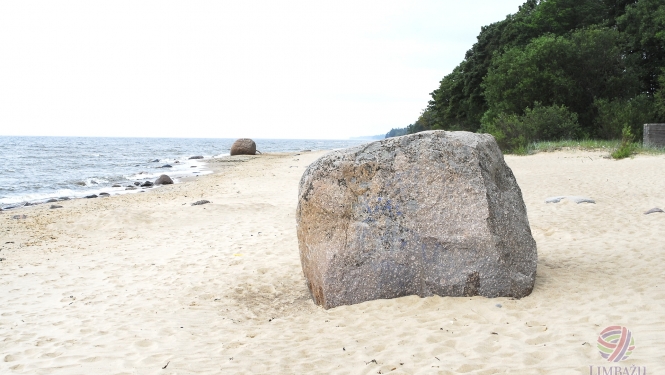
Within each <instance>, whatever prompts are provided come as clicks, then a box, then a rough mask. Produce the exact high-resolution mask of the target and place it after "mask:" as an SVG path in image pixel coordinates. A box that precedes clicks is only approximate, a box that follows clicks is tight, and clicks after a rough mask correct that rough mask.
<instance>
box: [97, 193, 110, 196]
mask: <svg viewBox="0 0 665 375" xmlns="http://www.w3.org/2000/svg"><path fill="white" fill-rule="evenodd" d="M99 195H100V196H105V197H108V196H110V195H111V194H109V193H99Z"/></svg>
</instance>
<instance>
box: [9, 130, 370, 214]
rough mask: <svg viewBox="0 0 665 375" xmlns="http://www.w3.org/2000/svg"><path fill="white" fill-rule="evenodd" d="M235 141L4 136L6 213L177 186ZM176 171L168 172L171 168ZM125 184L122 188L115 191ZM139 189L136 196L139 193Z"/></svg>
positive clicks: (301, 144)
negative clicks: (170, 182)
mask: <svg viewBox="0 0 665 375" xmlns="http://www.w3.org/2000/svg"><path fill="white" fill-rule="evenodd" d="M233 141H234V139H209V138H208V139H203V138H95V137H0V208H3V209H9V208H15V207H20V206H23V205H25V204H26V203H43V202H46V201H48V200H49V199H62V198H70V199H72V198H82V197H85V196H88V195H92V194H99V193H101V192H106V193H109V194H112V195H113V194H123V193H129V192H132V191H131V190H125V189H126V187H127V186H133V185H134V183H135V182H143V181H154V180H155V179H156V178H157V177H159V176H160V175H162V174H167V175H169V176H170V177H171V178H173V179H174V181H175V182H176V183H177V182H178V181H180V179H182V178H183V177H186V176H197V175H203V174H206V173H210V171H209V170H208V169H206V164H205V159H204V160H196V159H190V157H192V156H203V157H204V158H211V157H224V156H228V155H229V150H230V148H231V144H232V143H233ZM255 141H256V144H257V149H258V150H259V151H261V152H290V151H300V150H313V151H314V150H331V149H340V148H346V147H351V146H356V145H359V144H362V143H365V142H368V141H366V140H302V139H255ZM167 165H168V166H170V167H166V166H167ZM113 185H120V187H115V188H114V187H112V186H113ZM136 191H137V190H134V191H133V192H136Z"/></svg>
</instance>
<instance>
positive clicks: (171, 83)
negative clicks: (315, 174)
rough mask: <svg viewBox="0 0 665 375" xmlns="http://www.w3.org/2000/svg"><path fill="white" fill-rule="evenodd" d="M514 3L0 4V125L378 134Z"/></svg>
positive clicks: (106, 132)
mask: <svg viewBox="0 0 665 375" xmlns="http://www.w3.org/2000/svg"><path fill="white" fill-rule="evenodd" d="M522 3H523V0H464V1H459V0H457V1H449V0H432V1H417V0H416V1H414V0H410V1H406V0H402V1H390V0H380V1H364V0H354V1H345V0H335V1H327V2H324V1H315V0H309V1H284V0H282V1H252V0H241V1H223V0H216V1H179V2H174V1H165V0H160V1H136V0H132V1H117V0H115V1H90V0H85V1H53V0H49V1H29V0H25V1H23V0H21V1H3V2H0V135H58V136H123V137H144V136H147V137H210V138H235V137H254V138H315V139H324V138H337V139H344V138H348V137H352V136H362V135H374V134H385V133H386V132H387V131H388V130H390V129H391V128H393V127H404V126H406V125H408V124H410V123H412V122H413V121H415V120H416V119H417V117H418V115H419V113H420V112H421V110H422V109H423V108H425V106H426V105H427V101H428V100H429V93H430V92H431V91H432V90H434V89H436V88H437V87H438V82H439V81H440V80H441V78H443V76H444V75H446V74H448V73H449V72H450V71H451V70H452V69H453V68H454V67H455V66H456V65H457V64H459V62H461V61H462V59H463V57H464V53H465V52H466V51H467V50H468V49H469V48H471V46H472V45H473V43H474V42H475V41H476V39H475V38H476V36H477V35H478V33H479V32H480V27H481V26H483V25H487V24H489V23H492V22H495V21H499V20H502V19H504V18H505V16H506V15H507V14H509V13H515V12H516V11H517V9H518V6H519V5H521V4H522Z"/></svg>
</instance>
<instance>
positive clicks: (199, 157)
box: [189, 155, 203, 160]
mask: <svg viewBox="0 0 665 375" xmlns="http://www.w3.org/2000/svg"><path fill="white" fill-rule="evenodd" d="M192 159H203V156H201V155H198V156H192V157H191V158H189V160H192Z"/></svg>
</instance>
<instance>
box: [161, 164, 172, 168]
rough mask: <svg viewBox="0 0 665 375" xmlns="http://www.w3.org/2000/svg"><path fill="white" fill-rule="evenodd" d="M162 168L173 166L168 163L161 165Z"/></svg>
mask: <svg viewBox="0 0 665 375" xmlns="http://www.w3.org/2000/svg"><path fill="white" fill-rule="evenodd" d="M162 168H173V166H172V165H169V164H164V165H162Z"/></svg>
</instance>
